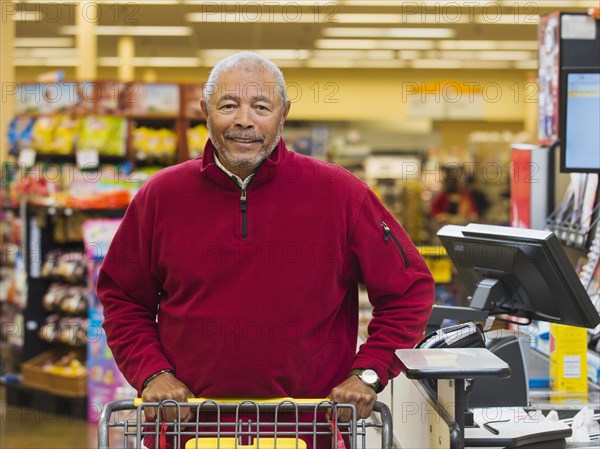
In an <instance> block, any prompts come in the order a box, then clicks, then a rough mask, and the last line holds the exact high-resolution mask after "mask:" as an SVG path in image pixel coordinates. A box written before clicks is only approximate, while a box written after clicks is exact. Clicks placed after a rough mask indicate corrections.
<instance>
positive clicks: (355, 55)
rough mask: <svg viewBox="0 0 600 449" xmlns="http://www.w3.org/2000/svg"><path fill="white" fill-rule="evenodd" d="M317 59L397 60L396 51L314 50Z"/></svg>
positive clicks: (313, 54) (313, 53)
mask: <svg viewBox="0 0 600 449" xmlns="http://www.w3.org/2000/svg"><path fill="white" fill-rule="evenodd" d="M312 56H313V57H314V58H315V59H359V60H387V59H395V58H396V52H395V51H394V50H313V52H312Z"/></svg>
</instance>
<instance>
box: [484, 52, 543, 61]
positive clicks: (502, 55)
mask: <svg viewBox="0 0 600 449" xmlns="http://www.w3.org/2000/svg"><path fill="white" fill-rule="evenodd" d="M478 56H479V59H481V60H486V61H487V60H496V61H499V60H501V61H528V60H532V59H533V60H535V59H536V58H537V54H536V53H535V52H531V51H480V52H479V53H478Z"/></svg>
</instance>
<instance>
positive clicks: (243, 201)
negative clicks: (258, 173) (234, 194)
mask: <svg viewBox="0 0 600 449" xmlns="http://www.w3.org/2000/svg"><path fill="white" fill-rule="evenodd" d="M240 204H241V206H242V210H243V211H245V210H246V189H242V194H241V196H240Z"/></svg>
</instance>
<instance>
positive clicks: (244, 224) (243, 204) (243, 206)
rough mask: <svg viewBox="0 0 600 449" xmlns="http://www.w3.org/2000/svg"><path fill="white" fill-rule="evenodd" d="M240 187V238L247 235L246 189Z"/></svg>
mask: <svg viewBox="0 0 600 449" xmlns="http://www.w3.org/2000/svg"><path fill="white" fill-rule="evenodd" d="M240 189H241V195H240V207H241V209H242V238H246V237H248V204H247V196H246V189H242V188H241V187H240Z"/></svg>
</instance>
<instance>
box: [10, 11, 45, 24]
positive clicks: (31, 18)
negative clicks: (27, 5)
mask: <svg viewBox="0 0 600 449" xmlns="http://www.w3.org/2000/svg"><path fill="white" fill-rule="evenodd" d="M2 17H3V20H5V19H4V17H6V18H8V17H12V19H13V20H14V21H15V22H40V21H41V20H42V15H41V14H40V12H39V11H14V12H13V11H2Z"/></svg>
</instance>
